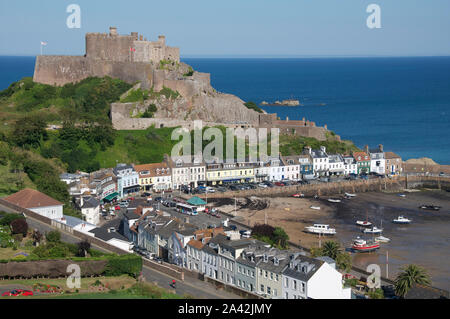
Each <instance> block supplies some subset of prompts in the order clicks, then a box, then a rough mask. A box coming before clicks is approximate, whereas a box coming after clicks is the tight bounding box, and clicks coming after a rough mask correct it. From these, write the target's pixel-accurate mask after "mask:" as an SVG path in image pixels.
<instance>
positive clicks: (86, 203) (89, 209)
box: [80, 196, 100, 225]
mask: <svg viewBox="0 0 450 319" xmlns="http://www.w3.org/2000/svg"><path fill="white" fill-rule="evenodd" d="M80 209H81V215H82V216H83V217H84V219H85V220H86V222H88V223H90V224H93V225H98V224H99V223H100V202H99V201H98V200H97V199H96V198H94V197H91V196H81V197H80Z"/></svg>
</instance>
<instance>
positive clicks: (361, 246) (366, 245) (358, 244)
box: [352, 237, 380, 253]
mask: <svg viewBox="0 0 450 319" xmlns="http://www.w3.org/2000/svg"><path fill="white" fill-rule="evenodd" d="M379 248H380V244H379V243H377V242H375V241H372V240H365V239H362V238H360V237H357V238H356V239H355V240H354V241H353V245H352V250H353V251H354V252H359V253H364V252H371V251H375V250H377V249H379Z"/></svg>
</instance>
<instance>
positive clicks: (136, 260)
mask: <svg viewBox="0 0 450 319" xmlns="http://www.w3.org/2000/svg"><path fill="white" fill-rule="evenodd" d="M141 270H142V258H141V257H139V256H138V255H135V254H127V255H122V256H110V257H108V263H107V265H106V268H105V275H106V276H120V275H124V274H126V275H129V276H132V277H135V278H136V277H137V276H138V275H139V273H140V272H141Z"/></svg>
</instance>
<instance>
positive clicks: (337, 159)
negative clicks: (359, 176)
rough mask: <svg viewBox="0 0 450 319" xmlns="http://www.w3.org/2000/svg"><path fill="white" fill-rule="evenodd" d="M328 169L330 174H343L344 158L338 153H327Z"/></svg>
mask: <svg viewBox="0 0 450 319" xmlns="http://www.w3.org/2000/svg"><path fill="white" fill-rule="evenodd" d="M328 171H329V174H330V175H337V176H339V175H344V174H345V168H344V159H343V158H342V156H341V155H340V154H329V155H328Z"/></svg>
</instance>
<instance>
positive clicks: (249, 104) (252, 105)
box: [244, 101, 263, 113]
mask: <svg viewBox="0 0 450 319" xmlns="http://www.w3.org/2000/svg"><path fill="white" fill-rule="evenodd" d="M244 105H245V106H246V107H247V108H248V109H251V110H254V111H256V112H258V113H263V110H261V108H260V107H259V106H258V105H256V103H255V102H252V101H250V102H247V103H244Z"/></svg>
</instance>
